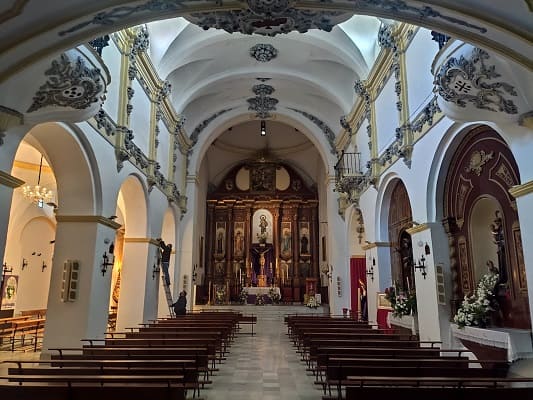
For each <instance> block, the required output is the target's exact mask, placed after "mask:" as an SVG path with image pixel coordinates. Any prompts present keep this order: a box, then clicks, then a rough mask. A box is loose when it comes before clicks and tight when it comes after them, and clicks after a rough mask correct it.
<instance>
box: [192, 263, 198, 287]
mask: <svg viewBox="0 0 533 400" xmlns="http://www.w3.org/2000/svg"><path fill="white" fill-rule="evenodd" d="M197 268H198V264H194V267H192V282H193V283H195V282H196V275H197V274H196V269H197Z"/></svg>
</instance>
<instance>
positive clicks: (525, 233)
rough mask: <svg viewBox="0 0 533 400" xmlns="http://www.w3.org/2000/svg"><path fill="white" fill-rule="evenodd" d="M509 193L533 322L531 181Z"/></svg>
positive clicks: (532, 208) (532, 193)
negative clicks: (516, 224) (518, 237)
mask: <svg viewBox="0 0 533 400" xmlns="http://www.w3.org/2000/svg"><path fill="white" fill-rule="evenodd" d="M509 192H510V193H511V195H513V197H514V198H515V199H516V205H517V207H518V219H519V221H520V234H521V236H522V251H523V253H524V264H525V269H526V280H527V287H528V297H529V312H530V318H531V321H532V322H533V293H532V290H531V289H532V288H533V181H529V182H527V183H525V184H523V185H519V186H514V187H512V188H511V189H510V190H509Z"/></svg>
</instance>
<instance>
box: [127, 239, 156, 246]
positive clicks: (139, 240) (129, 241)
mask: <svg viewBox="0 0 533 400" xmlns="http://www.w3.org/2000/svg"><path fill="white" fill-rule="evenodd" d="M124 242H126V243H148V244H153V245H154V246H159V241H157V240H156V239H154V238H137V237H125V238H124Z"/></svg>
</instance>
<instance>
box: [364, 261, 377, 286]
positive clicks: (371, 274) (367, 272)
mask: <svg viewBox="0 0 533 400" xmlns="http://www.w3.org/2000/svg"><path fill="white" fill-rule="evenodd" d="M368 261H370V257H369V258H368ZM369 264H370V262H369ZM375 265H376V259H375V258H374V257H372V263H371V264H370V268H367V270H366V274H367V275H368V276H369V277H370V279H371V280H372V282H374V266H375Z"/></svg>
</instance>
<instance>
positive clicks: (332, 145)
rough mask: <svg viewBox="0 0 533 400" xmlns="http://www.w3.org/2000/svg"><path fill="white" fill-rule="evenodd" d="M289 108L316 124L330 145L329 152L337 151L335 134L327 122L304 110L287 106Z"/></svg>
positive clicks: (334, 152) (335, 152)
mask: <svg viewBox="0 0 533 400" xmlns="http://www.w3.org/2000/svg"><path fill="white" fill-rule="evenodd" d="M289 110H292V111H294V112H297V113H299V114H302V115H303V116H304V117H306V118H307V119H309V120H310V121H311V122H313V123H314V124H315V125H316V126H318V127H319V128H320V130H321V131H322V132H323V133H324V136H325V137H326V140H327V141H328V143H329V147H330V150H329V151H330V152H331V154H337V151H336V149H335V134H334V133H333V131H332V130H331V128H330V127H329V126H328V124H326V123H325V122H324V121H322V120H321V119H320V118H318V117H315V116H314V115H312V114H309V113H308V112H306V111H302V110H298V109H296V108H289Z"/></svg>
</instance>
